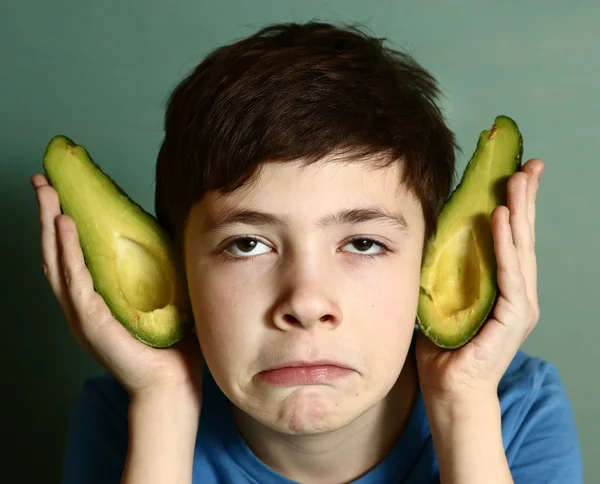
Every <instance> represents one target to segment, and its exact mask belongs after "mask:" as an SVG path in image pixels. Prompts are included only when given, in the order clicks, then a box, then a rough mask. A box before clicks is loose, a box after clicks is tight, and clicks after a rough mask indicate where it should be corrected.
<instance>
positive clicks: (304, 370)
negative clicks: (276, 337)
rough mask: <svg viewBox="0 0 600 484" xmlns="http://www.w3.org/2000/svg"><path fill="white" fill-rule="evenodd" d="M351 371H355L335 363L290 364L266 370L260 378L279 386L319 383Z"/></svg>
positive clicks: (335, 378)
mask: <svg viewBox="0 0 600 484" xmlns="http://www.w3.org/2000/svg"><path fill="white" fill-rule="evenodd" d="M351 373H353V371H352V370H349V369H348V368H341V367H339V366H335V365H318V366H302V367H300V366H298V367H295V366H293V367H292V366H288V367H285V368H278V369H276V370H269V371H265V372H263V373H261V374H260V379H261V380H262V381H264V382H266V383H270V384H272V385H279V386H291V385H319V384H321V383H328V382H331V381H334V380H339V379H341V378H345V377H347V376H349V375H350V374H351Z"/></svg>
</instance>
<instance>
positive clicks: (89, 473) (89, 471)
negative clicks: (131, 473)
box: [61, 378, 128, 484]
mask: <svg viewBox="0 0 600 484" xmlns="http://www.w3.org/2000/svg"><path fill="white" fill-rule="evenodd" d="M127 444H128V426H127V394H126V392H124V391H123V390H122V389H121V388H120V387H118V385H117V384H116V383H115V382H111V381H110V380H109V379H103V378H90V379H88V380H86V381H85V383H84V385H83V387H82V390H81V392H80V394H79V397H78V399H77V400H76V402H75V405H74V407H73V411H72V414H71V418H70V422H69V428H68V431H67V439H66V447H65V454H64V459H63V468H62V481H61V482H62V484H76V483H77V484H79V483H82V482H85V483H86V484H96V483H98V484H100V483H102V484H111V483H115V484H118V483H120V482H121V474H122V472H123V469H124V465H125V458H126V455H127Z"/></svg>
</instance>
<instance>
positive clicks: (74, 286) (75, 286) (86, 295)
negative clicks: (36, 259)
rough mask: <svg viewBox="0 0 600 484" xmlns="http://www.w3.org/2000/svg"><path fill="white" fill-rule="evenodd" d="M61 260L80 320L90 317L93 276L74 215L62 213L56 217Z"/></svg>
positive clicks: (93, 292)
mask: <svg viewBox="0 0 600 484" xmlns="http://www.w3.org/2000/svg"><path fill="white" fill-rule="evenodd" d="M56 227H57V232H58V241H59V247H60V261H61V266H62V271H63V280H64V283H65V287H66V291H67V295H68V298H69V300H70V302H71V304H72V307H73V309H74V311H75V314H76V316H77V320H78V321H83V322H85V321H86V320H87V319H90V315H89V314H88V313H89V312H90V310H91V308H92V307H93V305H92V297H93V295H94V294H95V290H94V283H93V280H92V276H91V274H90V272H89V270H88V268H87V266H86V264H85V259H84V256H83V250H82V249H81V243H80V241H79V234H78V232H77V225H76V224H75V221H74V220H73V218H72V217H70V216H68V215H60V216H58V217H57V219H56Z"/></svg>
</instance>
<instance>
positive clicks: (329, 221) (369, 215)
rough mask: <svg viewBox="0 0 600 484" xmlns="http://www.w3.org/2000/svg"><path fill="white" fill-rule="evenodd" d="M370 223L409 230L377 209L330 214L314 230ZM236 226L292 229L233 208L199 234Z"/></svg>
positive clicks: (399, 218) (284, 219)
mask: <svg viewBox="0 0 600 484" xmlns="http://www.w3.org/2000/svg"><path fill="white" fill-rule="evenodd" d="M373 221H375V222H380V223H384V224H387V225H390V226H392V227H394V228H395V229H398V230H400V231H402V232H405V231H406V230H407V229H408V224H407V222H406V219H405V218H404V216H403V215H402V214H401V213H395V212H392V211H390V210H388V209H386V208H383V207H380V206H371V207H358V208H352V209H346V210H341V211H339V212H337V213H331V214H328V215H325V216H324V217H322V218H321V219H319V220H318V221H317V222H316V227H317V228H320V229H324V228H327V227H331V226H334V225H353V224H359V223H364V222H373ZM238 224H239V225H254V226H275V227H280V228H287V227H289V226H290V225H291V223H290V219H289V217H288V216H278V215H275V214H272V213H267V212H260V211H256V210H247V209H241V208H237V207H234V208H229V209H226V210H224V211H223V212H221V213H220V214H217V215H213V216H208V217H207V218H206V220H205V222H204V226H203V230H202V232H204V233H210V232H218V231H221V230H223V229H225V228H227V227H230V226H232V225H238Z"/></svg>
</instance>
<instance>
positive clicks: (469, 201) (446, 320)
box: [417, 116, 523, 348]
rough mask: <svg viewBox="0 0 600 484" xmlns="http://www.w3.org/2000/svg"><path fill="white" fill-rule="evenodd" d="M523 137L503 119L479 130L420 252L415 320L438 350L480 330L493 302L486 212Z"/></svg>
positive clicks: (501, 199) (500, 195) (501, 200)
mask: <svg viewBox="0 0 600 484" xmlns="http://www.w3.org/2000/svg"><path fill="white" fill-rule="evenodd" d="M522 156H523V138H522V136H521V133H520V131H519V128H518V126H517V124H516V123H515V122H514V121H513V120H512V119H511V118H509V117H508V116H498V117H496V119H495V122H494V124H493V126H492V127H491V129H488V130H485V131H482V132H481V134H480V135H479V140H478V142H477V146H476V149H475V152H474V153H473V156H472V157H471V160H470V161H469V163H468V164H467V167H466V168H465V171H464V173H463V176H462V178H461V180H460V183H459V184H458V186H457V187H456V189H455V190H454V191H453V192H452V194H451V195H450V197H449V198H448V200H447V201H446V203H445V204H444V207H443V208H442V211H441V212H440V215H439V217H438V227H437V231H436V233H435V234H434V236H433V237H432V238H431V239H430V241H429V243H428V244H427V247H426V248H425V251H424V256H423V263H422V266H421V282H420V294H419V302H418V309H417V322H418V325H419V328H420V330H421V331H422V332H423V333H424V334H425V335H426V336H427V337H428V338H429V339H430V340H431V341H433V342H434V343H435V344H436V345H438V346H440V347H442V348H459V347H461V346H463V345H465V344H466V343H468V342H469V341H470V340H471V339H472V338H473V337H474V336H475V335H476V334H477V333H478V332H479V330H480V328H481V326H482V325H483V324H484V323H485V321H486V320H487V318H488V316H489V314H490V313H491V311H492V310H493V308H494V305H495V303H496V301H497V298H498V284H497V279H496V274H497V265H496V255H495V252H494V241H493V237H492V228H491V214H492V211H493V210H494V209H495V208H496V207H498V206H499V205H505V204H506V183H507V181H508V178H509V177H510V176H511V175H513V174H514V173H515V172H516V171H517V170H518V169H520V167H521V160H522Z"/></svg>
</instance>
